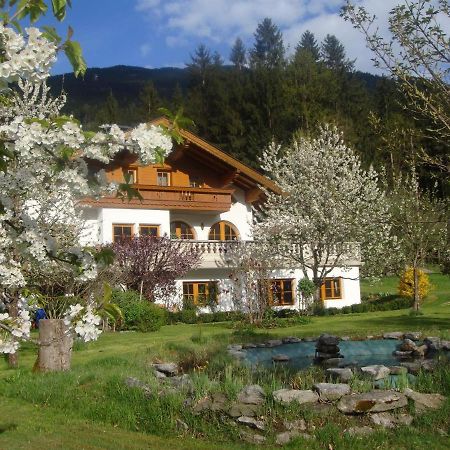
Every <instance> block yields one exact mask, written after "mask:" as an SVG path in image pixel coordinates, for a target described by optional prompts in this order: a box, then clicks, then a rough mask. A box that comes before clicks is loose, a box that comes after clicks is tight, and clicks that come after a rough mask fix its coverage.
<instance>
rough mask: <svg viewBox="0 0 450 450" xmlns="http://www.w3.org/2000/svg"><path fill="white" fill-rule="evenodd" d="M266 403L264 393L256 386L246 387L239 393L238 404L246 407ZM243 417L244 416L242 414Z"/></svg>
mask: <svg viewBox="0 0 450 450" xmlns="http://www.w3.org/2000/svg"><path fill="white" fill-rule="evenodd" d="M265 401H266V393H265V392H264V389H263V388H262V387H261V386H259V385H258V384H252V385H250V386H246V387H245V388H244V389H242V391H241V392H239V395H238V402H240V403H244V404H246V405H261V404H262V403H264V402H265ZM243 415H245V414H243Z"/></svg>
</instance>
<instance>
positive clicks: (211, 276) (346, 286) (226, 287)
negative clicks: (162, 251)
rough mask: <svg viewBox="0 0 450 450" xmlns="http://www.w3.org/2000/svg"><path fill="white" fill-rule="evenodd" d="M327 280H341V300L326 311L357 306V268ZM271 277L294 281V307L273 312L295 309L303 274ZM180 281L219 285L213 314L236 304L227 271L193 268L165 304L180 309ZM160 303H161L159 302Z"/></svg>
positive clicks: (287, 271) (336, 271) (275, 273)
mask: <svg viewBox="0 0 450 450" xmlns="http://www.w3.org/2000/svg"><path fill="white" fill-rule="evenodd" d="M329 276H330V277H342V299H339V300H325V301H324V306H325V307H326V308H330V307H334V308H342V307H344V306H349V305H353V304H357V303H361V294H360V287H359V268H358V267H351V268H349V269H346V270H343V269H342V268H336V269H333V271H332V272H331V273H330V275H329ZM271 278H274V279H276V278H291V279H294V286H293V288H294V299H295V301H294V304H293V305H283V306H274V309H293V310H299V309H300V306H299V300H300V299H299V296H298V295H297V284H298V282H299V281H300V280H301V279H302V278H303V272H302V271H301V270H299V269H292V270H291V269H282V270H281V269H280V270H274V271H273V272H272V274H271ZM183 281H204V282H208V281H218V283H219V286H218V287H219V301H218V305H217V309H216V310H217V311H232V310H234V309H236V307H237V304H236V301H235V299H234V298H233V283H232V281H231V279H230V270H227V269H223V268H221V269H218V268H217V269H196V270H193V271H191V272H190V273H188V274H187V275H186V276H185V277H183V278H182V279H180V280H177V295H176V296H175V297H174V298H172V299H170V300H169V304H170V305H172V306H176V307H177V308H181V307H182V305H183V300H182V299H183ZM160 303H164V302H163V301H161V302H160ZM199 312H201V313H206V312H211V311H210V309H209V308H208V307H204V308H200V309H199Z"/></svg>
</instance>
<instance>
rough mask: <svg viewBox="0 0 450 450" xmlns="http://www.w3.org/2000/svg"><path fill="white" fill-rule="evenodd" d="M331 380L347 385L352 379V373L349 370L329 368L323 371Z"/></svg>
mask: <svg viewBox="0 0 450 450" xmlns="http://www.w3.org/2000/svg"><path fill="white" fill-rule="evenodd" d="M325 373H326V374H327V375H329V376H330V377H331V378H333V379H335V380H338V381H341V382H342V383H348V382H349V381H350V380H351V379H352V378H353V371H352V369H349V368H331V369H327V370H326V371H325Z"/></svg>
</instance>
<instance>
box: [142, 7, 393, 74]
mask: <svg viewBox="0 0 450 450" xmlns="http://www.w3.org/2000/svg"><path fill="white" fill-rule="evenodd" d="M398 2H399V0H383V2H381V1H379V0H357V3H358V4H359V5H362V6H365V7H366V8H367V9H368V11H369V12H370V13H374V14H376V15H377V16H378V17H379V18H380V20H381V26H380V31H381V33H382V34H384V35H387V26H386V18H387V15H388V12H389V10H390V9H391V8H392V7H393V6H395V5H396V4H398ZM343 3H344V1H343V0H277V1H274V0H165V1H164V2H163V1H161V0H137V1H136V4H135V9H136V10H138V11H139V12H141V13H143V14H144V15H145V17H146V19H147V20H148V21H149V22H150V23H151V24H152V27H156V28H157V30H158V32H159V33H160V34H162V35H163V36H164V38H165V41H166V45H167V46H168V47H181V46H184V47H187V46H189V45H190V46H192V43H193V42H200V41H201V42H205V43H207V44H215V45H218V44H226V45H228V46H229V45H230V44H231V43H232V42H233V41H234V39H235V38H236V37H237V36H240V37H241V38H243V39H244V41H245V42H246V43H247V45H251V44H252V41H253V33H254V31H255V29H256V27H257V25H258V23H259V22H260V21H261V20H262V19H264V18H265V17H270V18H271V19H272V20H273V22H274V23H276V24H277V25H278V26H279V27H280V28H281V30H282V31H283V35H284V40H285V43H286V45H288V46H289V47H290V48H291V49H293V48H294V47H295V45H296V44H297V42H298V41H299V39H300V37H301V35H302V33H303V32H304V31H306V30H307V29H309V30H311V31H312V32H313V33H314V34H315V35H316V38H317V39H318V40H319V41H320V40H322V39H323V38H324V37H325V35H326V34H328V33H329V34H334V35H336V36H337V38H338V39H339V40H341V41H342V43H343V44H344V45H345V47H346V50H347V54H348V56H349V57H350V58H351V59H354V58H357V62H356V66H357V68H359V69H361V70H366V71H369V70H370V71H373V66H372V63H371V61H370V57H371V55H370V52H369V51H368V50H367V49H366V47H365V43H364V39H363V37H362V36H361V34H360V33H359V32H358V31H356V30H355V29H353V27H352V26H351V24H349V23H347V22H345V21H344V20H343V19H342V18H341V17H339V9H340V7H341V6H342V5H343Z"/></svg>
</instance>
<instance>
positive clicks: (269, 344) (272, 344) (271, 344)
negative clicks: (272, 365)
mask: <svg viewBox="0 0 450 450" xmlns="http://www.w3.org/2000/svg"><path fill="white" fill-rule="evenodd" d="M282 344H283V341H282V340H281V339H272V340H270V341H267V342H266V346H267V347H269V348H271V347H278V346H279V345H282Z"/></svg>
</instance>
